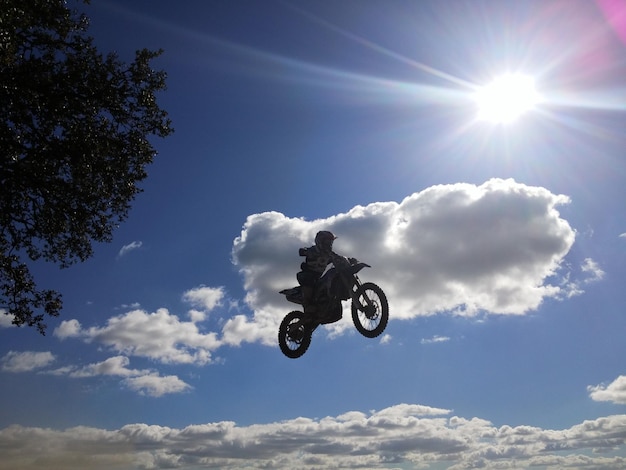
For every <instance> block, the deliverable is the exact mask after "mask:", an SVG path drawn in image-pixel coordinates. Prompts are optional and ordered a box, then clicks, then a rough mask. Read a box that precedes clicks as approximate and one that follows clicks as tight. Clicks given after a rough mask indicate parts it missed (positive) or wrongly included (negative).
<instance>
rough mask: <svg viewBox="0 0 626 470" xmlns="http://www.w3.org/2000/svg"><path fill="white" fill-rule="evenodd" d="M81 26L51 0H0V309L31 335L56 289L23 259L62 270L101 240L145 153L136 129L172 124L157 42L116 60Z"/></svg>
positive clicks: (160, 131)
mask: <svg viewBox="0 0 626 470" xmlns="http://www.w3.org/2000/svg"><path fill="white" fill-rule="evenodd" d="M88 25H89V21H88V19H87V17H86V16H85V15H83V14H80V13H78V12H77V11H76V10H70V9H69V8H68V7H67V6H66V2H65V1H63V0H28V1H24V0H0V115H1V117H2V120H1V122H2V124H0V152H1V153H0V308H1V309H2V310H4V313H5V314H7V315H11V316H12V323H13V324H15V325H18V326H19V325H24V324H27V325H29V326H36V327H37V329H38V330H39V332H40V333H42V334H45V327H46V325H45V323H44V315H45V314H47V315H51V316H58V315H59V312H60V310H61V307H62V301H61V294H60V293H58V292H55V291H53V290H46V289H42V290H40V289H38V287H37V285H36V283H35V281H34V278H33V276H32V274H31V272H30V269H29V267H28V264H27V263H29V262H32V261H35V260H39V259H41V260H44V261H46V262H52V263H56V264H58V265H59V266H60V267H62V268H65V267H68V266H70V265H71V264H73V263H75V262H78V261H84V260H85V259H87V258H89V257H90V256H91V255H92V254H93V248H92V243H93V242H94V241H95V242H109V241H111V238H112V232H113V230H114V229H115V227H116V226H117V225H118V224H119V223H120V222H122V221H123V220H124V219H125V218H126V216H127V215H128V211H129V209H130V203H131V201H132V200H133V199H134V197H135V196H136V194H137V193H139V192H140V191H141V189H140V188H139V187H138V185H137V184H138V183H139V182H140V181H142V180H143V179H144V178H145V177H146V176H147V173H146V166H147V165H148V164H150V163H151V162H152V160H153V158H154V156H155V155H156V152H155V149H154V148H153V146H152V144H151V143H150V142H149V140H148V138H149V137H150V136H158V137H165V136H167V135H169V134H170V133H171V132H172V128H171V123H170V120H169V119H168V117H167V113H166V112H165V111H163V110H162V109H160V108H159V106H158V105H157V103H156V99H155V93H156V92H158V91H160V90H164V89H165V73H164V72H163V71H155V70H153V69H152V68H151V66H150V61H151V60H152V59H154V58H155V57H157V56H159V55H160V54H161V53H162V51H149V50H146V49H143V50H139V51H137V52H136V55H135V58H134V61H133V62H131V63H129V64H126V63H124V62H122V61H121V60H120V59H119V58H118V56H117V55H116V54H115V53H109V54H106V55H103V54H102V53H100V52H99V51H98V50H97V48H96V47H95V46H94V44H93V38H92V37H90V36H89V35H88V34H87V29H88Z"/></svg>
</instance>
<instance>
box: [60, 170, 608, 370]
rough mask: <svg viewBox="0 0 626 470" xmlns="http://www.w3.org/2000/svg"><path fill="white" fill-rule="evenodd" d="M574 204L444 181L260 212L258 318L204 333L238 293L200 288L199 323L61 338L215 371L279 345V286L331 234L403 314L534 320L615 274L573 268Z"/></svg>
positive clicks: (251, 222) (106, 329)
mask: <svg viewBox="0 0 626 470" xmlns="http://www.w3.org/2000/svg"><path fill="white" fill-rule="evenodd" d="M568 203H569V198H568V197H567V196H564V195H557V194H553V193H551V192H550V191H549V190H547V189H545V188H541V187H534V186H527V185H524V184H521V183H517V182H515V181H514V180H511V179H509V180H502V179H492V180H489V181H487V182H485V183H484V184H482V185H472V184H461V183H460V184H450V185H439V186H433V187H430V188H428V189H425V190H424V191H421V192H419V193H415V194H412V195H410V196H408V197H407V198H405V199H404V200H403V201H401V202H400V203H397V202H377V203H372V204H369V205H367V206H357V207H354V208H352V209H351V210H350V211H348V212H346V213H343V214H337V215H333V216H331V217H328V218H326V219H319V220H314V221H306V220H304V219H301V218H290V217H287V216H285V215H283V214H281V213H279V212H265V213H260V214H253V215H251V216H249V217H248V218H247V220H246V222H245V224H244V226H243V229H242V232H241V234H240V236H238V237H237V238H236V239H235V240H234V242H233V249H232V261H233V263H234V264H235V266H236V267H237V269H239V271H240V273H241V274H242V276H243V281H244V288H245V290H246V295H245V298H244V299H243V300H244V302H245V304H246V306H247V307H248V308H249V309H250V311H251V312H252V314H251V315H249V314H246V313H242V312H239V313H238V314H235V315H232V316H230V317H229V318H228V319H226V321H224V322H223V324H222V325H221V331H215V332H211V333H204V332H202V331H201V330H200V329H199V326H198V324H199V323H200V322H203V321H204V320H205V319H206V318H207V315H208V313H209V312H210V311H212V310H213V309H215V308H216V307H218V306H222V305H223V303H224V299H225V297H226V293H225V291H224V289H223V288H222V287H207V286H199V287H196V288H193V289H190V290H188V291H186V292H185V293H183V295H182V300H183V301H184V302H187V303H189V304H190V305H191V306H192V307H193V308H192V310H190V311H189V312H188V316H189V320H190V321H182V320H181V319H179V317H178V316H176V315H174V314H171V313H170V312H169V311H168V310H166V309H158V310H157V311H156V312H154V313H148V312H146V311H144V310H141V309H135V310H133V311H131V312H128V313H126V314H124V315H120V316H116V317H113V318H111V319H109V320H108V322H107V324H106V325H104V326H95V327H89V328H83V327H82V326H81V325H80V324H79V323H78V322H77V321H76V320H70V321H69V322H68V321H64V322H62V323H61V325H60V326H59V327H58V328H57V329H56V330H55V332H54V334H55V335H56V336H57V337H59V338H60V339H65V338H72V337H73V338H82V339H83V340H85V341H94V342H98V343H102V344H104V345H106V346H108V347H110V348H111V349H113V350H114V351H117V352H118V353H120V354H124V355H129V354H130V355H139V356H143V357H148V358H151V359H154V360H157V361H160V362H163V363H193V364H206V363H209V362H211V361H212V354H213V352H214V351H215V349H217V348H219V347H220V346H223V345H231V346H238V345H240V344H241V343H244V342H250V343H252V342H260V343H263V344H267V345H272V346H274V345H275V344H276V330H277V328H278V324H279V323H280V321H281V319H282V318H283V316H284V315H285V314H286V313H287V312H288V311H289V309H290V305H289V304H288V303H287V302H286V300H285V298H284V297H283V296H281V295H280V294H278V291H280V290H281V289H284V288H286V287H291V286H293V285H296V284H297V282H296V279H295V274H296V272H297V270H298V269H299V263H300V258H299V257H298V255H297V254H298V248H299V247H302V246H308V245H310V244H311V243H312V240H313V238H314V236H315V233H316V232H317V231H318V230H321V229H329V230H332V231H333V232H335V233H336V234H337V235H339V239H338V240H337V241H336V243H335V249H336V251H337V252H339V253H340V254H345V255H348V256H356V257H358V258H361V259H363V261H366V262H368V263H369V264H371V265H372V266H373V269H370V270H367V271H364V272H362V273H361V275H362V278H363V279H364V280H367V281H372V282H375V283H377V284H379V285H380V286H381V287H382V288H383V290H384V291H385V292H386V294H387V297H388V299H389V303H390V311H391V319H408V318H414V317H416V316H425V315H435V314H438V313H441V312H445V313H452V314H455V315H464V316H472V315H477V314H479V313H480V314H499V315H507V314H511V315H523V314H525V313H527V312H530V311H534V310H536V309H537V308H538V307H539V306H540V305H541V303H542V302H543V301H544V300H545V299H547V298H555V299H559V300H560V299H566V298H568V297H572V296H573V295H579V294H581V293H582V292H583V286H584V285H585V284H587V283H588V282H591V281H597V280H600V279H602V276H603V275H604V273H603V271H602V269H600V267H599V266H598V264H597V263H596V262H595V261H593V260H592V259H590V258H588V259H586V260H585V261H584V263H583V264H582V266H581V267H580V269H578V270H574V269H572V267H571V266H569V265H567V264H566V263H564V258H565V256H566V255H567V253H568V252H569V250H570V248H571V246H572V244H573V243H574V240H575V231H574V230H573V229H572V227H570V225H569V224H568V222H567V221H566V220H564V219H563V218H561V216H560V214H559V212H558V210H557V209H558V207H559V206H560V205H563V204H568ZM346 308H348V304H347V303H346V304H344V309H346ZM350 324H351V323H350V315H349V314H348V315H345V314H344V318H343V320H341V321H340V322H338V323H335V324H332V325H330V326H327V327H326V330H327V332H328V334H329V335H330V336H337V335H340V334H342V333H343V332H344V331H345V330H346V329H347V328H349V327H350Z"/></svg>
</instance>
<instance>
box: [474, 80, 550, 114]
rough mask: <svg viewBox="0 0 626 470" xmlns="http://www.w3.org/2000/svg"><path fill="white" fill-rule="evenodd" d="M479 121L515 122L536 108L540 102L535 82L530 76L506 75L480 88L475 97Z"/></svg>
mask: <svg viewBox="0 0 626 470" xmlns="http://www.w3.org/2000/svg"><path fill="white" fill-rule="evenodd" d="M474 98H475V100H476V104H477V105H478V119H479V120H481V121H488V122H492V123H495V124H506V123H510V122H513V121H515V120H516V119H517V118H518V117H519V116H521V115H522V114H524V113H525V112H527V111H530V110H532V109H533V108H535V106H536V105H537V103H538V102H539V100H540V97H539V94H538V93H537V91H536V90H535V80H534V79H533V77H531V76H529V75H522V74H505V75H501V76H500V77H498V78H496V79H495V80H493V81H492V82H491V83H490V84H488V85H486V86H484V87H482V88H480V89H479V90H478V91H477V92H476V94H475V96H474Z"/></svg>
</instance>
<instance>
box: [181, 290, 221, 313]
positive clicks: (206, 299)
mask: <svg viewBox="0 0 626 470" xmlns="http://www.w3.org/2000/svg"><path fill="white" fill-rule="evenodd" d="M182 299H183V301H184V302H187V303H189V304H191V305H192V306H193V307H197V308H201V309H203V310H204V311H205V312H210V311H211V310H213V309H214V308H215V307H217V306H220V305H222V300H223V299H224V288H223V287H206V286H200V287H195V288H193V289H190V290H188V291H187V292H185V293H184V294H183V297H182Z"/></svg>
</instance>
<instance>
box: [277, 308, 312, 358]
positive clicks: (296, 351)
mask: <svg viewBox="0 0 626 470" xmlns="http://www.w3.org/2000/svg"><path fill="white" fill-rule="evenodd" d="M303 315H304V313H302V312H299V311H297V310H294V311H293V312H289V313H288V314H287V315H285V318H283V321H282V322H281V323H280V327H279V328H278V345H279V346H280V350H281V351H282V353H283V354H284V355H285V356H287V357H288V358H291V359H296V358H298V357H300V356H302V355H303V354H304V353H305V352H306V350H307V349H309V345H310V344H311V335H312V334H313V332H312V331H311V330H310V329H309V328H308V327H307V326H306V324H305V322H303V321H302V317H303Z"/></svg>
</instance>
